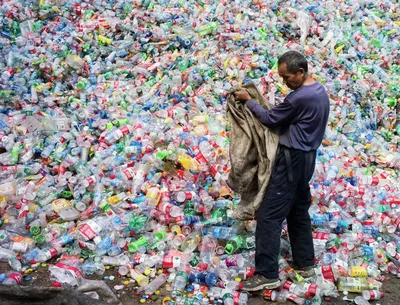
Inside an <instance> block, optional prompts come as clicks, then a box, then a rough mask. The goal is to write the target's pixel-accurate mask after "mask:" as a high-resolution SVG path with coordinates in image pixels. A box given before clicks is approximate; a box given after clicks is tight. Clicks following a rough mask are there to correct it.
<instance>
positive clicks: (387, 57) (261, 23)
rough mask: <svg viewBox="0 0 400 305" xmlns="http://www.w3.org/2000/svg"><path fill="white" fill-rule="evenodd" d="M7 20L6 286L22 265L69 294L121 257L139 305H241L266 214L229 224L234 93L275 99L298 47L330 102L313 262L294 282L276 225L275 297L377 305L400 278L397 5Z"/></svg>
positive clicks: (134, 4) (183, 5)
mask: <svg viewBox="0 0 400 305" xmlns="http://www.w3.org/2000/svg"><path fill="white" fill-rule="evenodd" d="M332 12H335V13H332ZM0 19H1V23H0V50H1V56H0V73H1V75H0V149H1V150H2V153H1V154H0V165H1V166H2V167H1V171H0V215H1V221H2V225H3V227H2V229H3V230H1V234H0V247H1V248H0V260H1V261H4V262H8V263H9V264H10V266H11V268H12V269H13V270H14V272H11V273H9V274H4V275H3V276H2V278H1V280H4V281H3V284H20V283H21V282H22V280H23V279H22V277H21V273H19V272H21V270H22V264H34V265H35V264H38V263H42V262H52V263H54V264H53V265H51V267H50V272H51V278H52V280H54V281H56V282H59V283H62V284H63V285H77V284H78V282H77V278H80V277H83V276H85V275H90V274H94V273H96V274H103V273H104V270H105V267H106V266H110V265H114V266H117V267H116V268H117V270H118V273H117V277H121V278H122V279H124V281H125V280H126V278H131V280H132V281H134V282H135V283H136V284H137V285H138V286H139V287H142V288H139V292H141V293H143V294H145V295H151V294H153V293H155V292H156V291H157V290H158V289H159V288H160V287H161V286H162V285H164V283H166V284H165V285H164V286H163V287H165V288H166V289H167V290H168V291H171V297H172V299H171V300H172V301H171V302H172V303H173V304H208V303H210V302H211V303H212V302H214V301H218V300H219V301H220V302H223V304H224V305H231V304H238V305H243V304H246V303H247V294H245V293H241V292H240V287H241V284H240V281H241V280H245V279H247V278H248V277H249V276H251V275H252V273H254V231H255V221H248V222H240V221H235V220H233V219H232V217H231V214H232V210H233V209H234V208H235V207H236V206H237V204H238V203H239V202H240V198H239V197H238V196H237V195H236V194H233V193H232V192H231V190H230V189H229V187H228V186H227V185H226V183H225V180H226V178H227V176H228V175H229V169H230V163H229V155H228V146H229V136H230V127H229V124H228V122H227V120H226V117H225V101H226V94H227V92H228V90H229V89H230V88H231V87H232V86H234V85H237V84H241V83H243V82H249V81H252V82H254V83H256V84H257V85H258V87H259V88H260V90H261V91H262V92H263V93H264V94H265V96H267V98H268V100H269V101H270V102H271V103H273V104H275V103H276V102H277V101H280V100H282V99H283V98H284V97H285V96H286V95H287V94H288V93H289V89H288V88H287V87H285V86H284V85H283V82H282V80H281V79H280V78H279V75H278V74H277V71H276V68H277V59H278V57H279V56H280V55H281V54H283V53H284V52H285V51H287V50H297V51H300V52H302V53H304V54H305V55H306V56H307V59H308V60H309V62H310V71H311V74H312V76H313V77H314V78H315V79H316V80H318V81H319V82H321V83H323V84H324V85H325V86H326V88H327V91H328V93H329V95H330V98H331V102H332V103H331V116H330V120H329V126H328V128H327V132H326V136H325V140H324V143H323V145H322V146H321V148H320V149H319V150H318V160H317V167H316V171H315V174H314V177H313V181H312V186H313V188H312V192H313V202H314V205H313V206H312V207H311V209H310V215H311V218H312V223H313V226H314V229H315V230H314V244H315V249H316V260H317V263H318V268H317V269H316V276H315V277H314V278H312V279H311V281H308V282H307V281H305V280H304V279H302V278H301V277H300V276H299V275H298V274H296V273H295V272H294V270H293V269H291V267H290V266H289V265H288V264H287V260H288V259H290V246H289V244H288V241H287V238H288V237H287V235H286V234H285V233H283V235H282V242H281V263H280V267H281V268H280V269H281V273H280V277H281V279H282V280H283V283H284V285H283V290H282V291H280V292H277V291H274V292H269V291H266V292H265V294H264V295H265V297H266V298H269V299H271V300H276V301H283V300H286V299H288V300H291V301H293V302H295V303H296V304H304V303H305V302H306V299H307V300H312V302H313V303H312V304H320V303H321V302H322V300H323V298H324V297H326V296H337V295H338V294H337V291H338V290H339V291H345V292H363V294H362V297H361V296H360V297H358V299H357V302H358V304H367V303H366V302H367V300H369V299H379V298H380V297H381V296H383V293H381V292H379V291H378V290H379V289H380V288H381V287H380V286H381V284H380V282H379V281H378V280H382V279H383V277H382V273H381V272H390V273H392V274H394V275H397V274H398V273H399V266H400V254H399V248H398V247H400V236H399V223H400V205H399V204H400V192H399V187H398V183H397V181H398V180H397V179H398V176H397V170H398V168H399V164H400V163H399V161H400V155H399V153H398V152H397V150H398V143H399V139H400V125H398V122H397V113H396V109H397V102H398V101H400V100H399V98H400V85H399V84H400V82H399V81H400V79H399V78H400V49H399V47H398V46H399V33H400V6H399V3H398V2H396V1H394V0H393V1H390V0H387V1H378V2H377V1H372V0H359V1H344V2H343V1H341V2H338V1H333V0H332V1H324V2H318V3H317V2H315V1H261V0H252V1H249V0H241V1H238V0H235V1H211V0H198V1H195V0H188V1H181V0H171V1H169V0H159V1H150V0H124V1H121V0H94V1H79V0H76V1H66V0H58V1H53V0H40V1H25V0H9V1H7V0H5V1H3V2H2V6H1V8H0ZM56 258H58V259H59V260H58V261H57V262H56V261H55V259H56ZM21 262H22V264H21ZM157 268H158V269H162V270H163V272H162V273H160V274H157V272H156V271H155V270H156V269H157ZM150 280H151V281H150ZM335 283H336V285H335ZM143 300H144V301H146V299H145V298H144V299H143ZM363 302H364V303H363Z"/></svg>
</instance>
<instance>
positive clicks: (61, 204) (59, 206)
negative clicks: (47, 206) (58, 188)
mask: <svg viewBox="0 0 400 305" xmlns="http://www.w3.org/2000/svg"><path fill="white" fill-rule="evenodd" d="M51 205H52V206H53V210H54V212H56V213H59V212H61V211H62V210H64V209H66V208H69V207H72V204H71V202H70V201H69V200H66V199H63V198H61V199H56V200H54V201H53V202H52V203H51Z"/></svg>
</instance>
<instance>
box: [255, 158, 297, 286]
mask: <svg viewBox="0 0 400 305" xmlns="http://www.w3.org/2000/svg"><path fill="white" fill-rule="evenodd" d="M295 196H296V187H295V184H294V183H293V182H289V180H288V171H287V165H286V160H285V156H284V153H283V151H282V150H281V151H280V152H279V154H278V156H277V161H276V164H275V167H274V170H273V173H272V175H271V180H270V182H269V185H268V188H267V191H266V194H265V196H264V200H263V202H262V204H261V206H260V209H259V210H258V212H257V228H256V257H255V259H256V261H255V263H256V273H258V274H261V275H263V276H264V277H266V278H269V279H275V278H278V255H279V248H280V237H281V232H282V222H283V220H284V219H285V218H286V217H287V215H288V214H289V211H290V208H291V206H292V204H293V201H294V199H295Z"/></svg>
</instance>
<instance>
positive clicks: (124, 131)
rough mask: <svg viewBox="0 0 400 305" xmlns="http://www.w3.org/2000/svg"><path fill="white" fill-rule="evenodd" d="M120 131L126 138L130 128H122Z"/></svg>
mask: <svg viewBox="0 0 400 305" xmlns="http://www.w3.org/2000/svg"><path fill="white" fill-rule="evenodd" d="M119 130H120V131H121V132H122V134H123V135H124V136H125V135H127V134H129V128H128V127H127V126H122V127H121V128H120V129H119Z"/></svg>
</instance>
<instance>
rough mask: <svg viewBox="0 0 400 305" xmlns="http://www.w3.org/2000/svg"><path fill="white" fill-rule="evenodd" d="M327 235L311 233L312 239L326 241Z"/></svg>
mask: <svg viewBox="0 0 400 305" xmlns="http://www.w3.org/2000/svg"><path fill="white" fill-rule="evenodd" d="M329 235H330V234H329V233H325V232H313V239H323V240H328V239H329Z"/></svg>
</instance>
